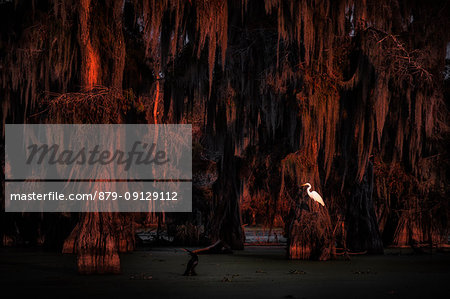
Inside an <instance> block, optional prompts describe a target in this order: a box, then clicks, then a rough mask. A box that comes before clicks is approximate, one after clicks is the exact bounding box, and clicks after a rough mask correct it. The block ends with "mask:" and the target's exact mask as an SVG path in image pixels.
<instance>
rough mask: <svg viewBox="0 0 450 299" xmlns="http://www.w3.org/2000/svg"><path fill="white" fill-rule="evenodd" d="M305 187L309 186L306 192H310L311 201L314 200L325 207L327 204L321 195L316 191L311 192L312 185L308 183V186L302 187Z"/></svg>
mask: <svg viewBox="0 0 450 299" xmlns="http://www.w3.org/2000/svg"><path fill="white" fill-rule="evenodd" d="M303 186H308V189H307V190H306V191H308V195H309V197H311V199H314V201H317V202H318V203H320V204H321V205H322V206H325V203H324V202H323V199H322V197H321V196H320V195H319V193H317V192H316V191H312V192H311V184H310V183H306V184H303V185H301V187H303Z"/></svg>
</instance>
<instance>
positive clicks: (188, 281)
mask: <svg viewBox="0 0 450 299" xmlns="http://www.w3.org/2000/svg"><path fill="white" fill-rule="evenodd" d="M284 254H285V251H284V249H283V248H282V247H247V248H246V250H244V251H236V252H235V253H234V254H232V255H201V256H200V261H199V265H198V267H197V269H196V271H197V273H198V276H195V277H184V276H182V275H181V274H182V273H183V271H184V267H185V264H186V263H187V261H188V256H187V254H186V253H185V252H184V251H182V250H180V249H179V248H154V249H152V250H149V249H140V250H138V251H135V252H133V253H131V254H124V255H121V260H122V274H120V275H92V276H81V275H78V274H77V273H76V267H75V257H74V256H72V255H62V254H56V253H49V252H39V251H33V250H24V249H2V250H1V251H0V286H1V288H2V293H3V294H8V293H9V294H11V295H7V296H6V297H12V296H20V295H25V296H27V297H28V296H29V297H30V298H34V297H63V298H64V297H86V298H90V297H93V296H98V297H112V298H119V297H127V298H129V297H131V296H133V297H145V298H214V299H215V298H435V297H438V296H439V297H440V298H448V297H449V294H450V272H449V271H450V254H448V253H447V254H444V253H436V254H433V255H429V254H426V255H413V254H410V253H405V252H404V253H403V254H400V251H398V250H397V251H390V252H388V253H386V254H385V255H378V256H354V257H352V260H351V261H344V260H335V261H328V262H313V261H289V260H286V259H285V258H284ZM6 292H8V293H6ZM2 297H3V296H2ZM6 297H3V298H6Z"/></svg>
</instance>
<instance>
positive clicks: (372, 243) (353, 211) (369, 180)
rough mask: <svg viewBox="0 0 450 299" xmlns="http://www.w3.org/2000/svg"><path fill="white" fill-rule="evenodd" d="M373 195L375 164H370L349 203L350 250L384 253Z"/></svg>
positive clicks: (355, 187) (347, 221)
mask: <svg viewBox="0 0 450 299" xmlns="http://www.w3.org/2000/svg"><path fill="white" fill-rule="evenodd" d="M372 193H373V164H372V162H369V164H368V167H367V170H366V173H365V174H364V177H363V179H362V181H361V183H359V184H357V185H355V186H354V187H353V188H352V192H351V194H350V195H349V199H348V203H347V216H346V222H345V223H346V226H347V228H346V231H347V240H346V243H347V246H348V248H349V249H350V250H353V251H365V250H367V251H368V252H371V253H383V242H382V240H381V235H380V231H379V229H378V223H377V217H376V215H375V210H374V204H373V200H372Z"/></svg>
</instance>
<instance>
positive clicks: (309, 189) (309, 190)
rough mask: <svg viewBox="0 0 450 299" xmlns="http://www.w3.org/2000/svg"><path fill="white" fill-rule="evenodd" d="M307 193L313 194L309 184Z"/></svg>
mask: <svg viewBox="0 0 450 299" xmlns="http://www.w3.org/2000/svg"><path fill="white" fill-rule="evenodd" d="M306 191H307V192H308V194H310V193H311V185H310V184H308V189H306Z"/></svg>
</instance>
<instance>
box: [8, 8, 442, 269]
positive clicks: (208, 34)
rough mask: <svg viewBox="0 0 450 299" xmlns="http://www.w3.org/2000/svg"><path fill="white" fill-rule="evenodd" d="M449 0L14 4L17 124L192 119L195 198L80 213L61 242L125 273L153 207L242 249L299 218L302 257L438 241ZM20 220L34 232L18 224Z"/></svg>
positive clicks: (11, 29) (177, 223)
mask: <svg viewBox="0 0 450 299" xmlns="http://www.w3.org/2000/svg"><path fill="white" fill-rule="evenodd" d="M444 2H445V1H434V2H433V1H432V2H427V3H423V1H406V0H395V1H387V0H386V1H385V0H382V1H370V0H367V1H352V0H341V1H331V0H320V1H319V0H299V1H283V0H269V1H256V0H229V1H220V0H197V1H194V0H192V1H181V0H161V1H156V0H150V1H140V0H124V1H112V2H110V1H104V0H101V1H90V0H82V1H76V0H69V1H60V0H48V1H32V2H28V1H15V2H14V3H13V2H9V1H6V2H0V7H1V9H0V18H1V19H2V28H1V32H2V33H1V44H0V82H1V83H0V84H1V89H0V97H1V98H2V108H3V109H2V113H3V115H2V118H3V125H2V131H3V132H4V124H5V123H149V124H159V123H189V124H192V127H193V145H194V150H193V153H194V163H193V165H194V169H193V172H194V182H193V183H194V194H193V211H194V212H193V213H192V214H190V215H184V214H176V213H173V214H170V213H167V214H165V215H153V214H152V215H143V216H142V215H141V216H136V217H135V218H134V216H133V217H131V216H129V215H115V214H105V215H103V214H93V215H88V216H86V215H83V216H81V217H80V219H78V218H76V219H78V224H77V225H76V226H75V225H72V228H73V227H74V229H73V230H69V231H68V232H66V234H65V237H60V239H61V240H60V243H61V244H63V242H64V240H65V239H66V237H67V238H68V239H67V240H66V243H65V244H64V250H65V252H72V253H78V254H79V262H78V266H79V270H80V272H82V273H107V272H115V273H117V272H119V271H120V261H119V257H118V252H126V251H131V250H132V249H133V248H134V239H133V238H134V235H133V234H134V227H133V225H142V223H143V222H145V221H149V222H152V221H153V222H155V221H157V222H158V223H159V226H158V227H159V229H160V228H161V226H166V228H167V232H168V233H169V234H172V235H174V236H175V241H176V242H179V243H183V242H184V243H188V244H193V245H195V244H197V245H199V244H203V243H204V244H212V243H214V242H216V241H218V240H221V241H223V242H225V243H226V244H228V245H229V246H230V248H232V249H242V248H243V247H244V243H245V228H244V227H245V226H246V225H256V224H261V225H263V226H265V227H268V228H273V227H282V228H283V229H284V233H285V234H286V236H287V238H288V244H287V246H288V257H289V258H291V259H319V260H327V259H331V258H333V257H335V256H336V250H337V249H336V247H338V248H339V247H342V246H345V247H346V248H345V250H351V251H358V252H369V253H382V252H383V248H385V247H386V246H390V245H395V246H411V245H414V246H416V245H417V244H432V246H438V245H439V244H443V243H446V242H447V238H448V234H449V225H448V218H449V215H450V206H449V202H448V198H449V196H450V193H449V191H450V190H449V187H448V186H447V184H446V182H447V181H448V179H449V178H448V175H449V174H448V171H447V170H446V169H448V166H449V152H448V141H449V127H448V124H449V116H448V115H449V114H448V105H449V102H448V82H449V81H448V78H445V77H444V70H445V67H446V66H447V67H448V60H446V51H448V50H447V48H448V44H447V43H448V41H449V40H450V36H449V31H448V30H446V29H447V28H448V26H449V25H450V24H449V18H448V12H449V7H448V5H446V4H445V3H444ZM447 58H448V57H447ZM304 183H310V184H311V185H312V186H313V189H314V190H316V191H317V192H319V193H320V194H322V197H323V199H324V202H325V206H324V207H322V206H319V205H317V204H316V203H315V202H314V201H313V200H310V199H309V197H307V195H306V189H301V188H300V187H299V186H300V185H301V184H304ZM305 205H307V206H308V209H306V208H305ZM11 217H12V218H13V220H12V221H16V222H17V221H20V220H19V219H21V218H22V217H27V216H26V215H15V216H11ZM72 217H75V216H72ZM69 218H70V216H69ZM142 219H146V220H142ZM131 222H133V225H130V224H129V223H131ZM88 224H89V225H90V224H92V225H93V227H94V229H92V230H90V231H87V230H86V226H87V225H88ZM113 224H114V225H113ZM341 227H344V229H343V231H342V230H341ZM118 231H119V232H118ZM3 234H4V236H5V237H4V240H6V239H8V240H15V238H16V239H17V232H15V230H14V229H13V225H12V226H10V227H5V228H4V231H3ZM127 234H131V235H132V236H127ZM11 242H12V243H14V241H11ZM93 244H96V245H93ZM99 244H100V245H99ZM86 248H87V250H88V251H89V252H87V253H83V252H82V250H86ZM80 252H81V253H80Z"/></svg>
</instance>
